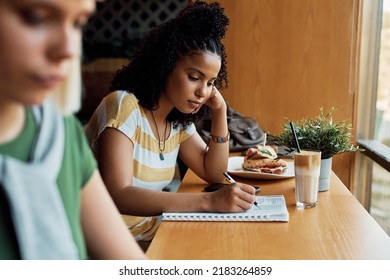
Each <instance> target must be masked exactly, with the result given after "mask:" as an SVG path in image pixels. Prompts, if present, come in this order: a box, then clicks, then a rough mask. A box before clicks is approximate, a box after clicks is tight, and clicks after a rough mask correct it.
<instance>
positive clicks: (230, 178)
mask: <svg viewBox="0 0 390 280" xmlns="http://www.w3.org/2000/svg"><path fill="white" fill-rule="evenodd" d="M223 176H225V178H226V179H227V180H228V181H229V183H230V184H234V183H236V181H235V180H234V179H233V178H232V177H231V176H230V175H229V174H228V173H227V172H223ZM258 191H260V188H258ZM256 192H257V190H256ZM253 204H254V205H256V206H257V207H258V208H259V209H261V207H260V206H259V205H258V204H257V201H255V202H254V203H253Z"/></svg>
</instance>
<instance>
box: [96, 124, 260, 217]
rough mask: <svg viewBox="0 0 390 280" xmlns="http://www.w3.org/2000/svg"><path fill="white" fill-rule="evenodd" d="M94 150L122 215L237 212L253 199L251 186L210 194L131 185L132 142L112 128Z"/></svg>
mask: <svg viewBox="0 0 390 280" xmlns="http://www.w3.org/2000/svg"><path fill="white" fill-rule="evenodd" d="M198 137H199V136H198ZM200 140H201V139H200ZM201 141H202V140H201ZM203 144H204V142H203ZM98 151H99V152H98V163H99V169H100V172H101V174H102V178H103V180H104V183H105V185H106V186H107V188H108V191H109V193H110V195H111V197H112V198H113V200H114V202H115V204H116V206H117V207H118V209H119V211H120V212H121V213H122V214H128V215H138V216H150V215H159V214H161V213H162V212H195V211H205V212H240V211H243V210H246V209H249V208H250V207H251V204H252V203H253V202H254V200H255V197H254V194H255V193H254V188H253V187H252V186H249V185H243V184H234V185H232V186H229V187H228V188H225V189H223V190H220V191H217V192H214V193H169V192H162V191H152V190H145V189H141V188H138V187H134V186H132V179H133V143H132V142H131V141H130V140H129V138H127V137H126V136H125V135H124V134H123V133H122V132H120V131H118V130H116V129H112V128H107V129H105V130H104V131H103V132H102V133H101V134H100V136H99V141H98Z"/></svg>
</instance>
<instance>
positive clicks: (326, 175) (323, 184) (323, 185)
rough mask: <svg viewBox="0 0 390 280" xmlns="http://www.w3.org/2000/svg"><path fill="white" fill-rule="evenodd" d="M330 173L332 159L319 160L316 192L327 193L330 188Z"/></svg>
mask: <svg viewBox="0 0 390 280" xmlns="http://www.w3.org/2000/svg"><path fill="white" fill-rule="evenodd" d="M331 172H332V158H326V159H321V170H320V183H319V187H318V191H320V192H323V191H328V190H329V187H330V174H331Z"/></svg>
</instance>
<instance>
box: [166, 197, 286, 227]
mask: <svg viewBox="0 0 390 280" xmlns="http://www.w3.org/2000/svg"><path fill="white" fill-rule="evenodd" d="M288 217H289V216H288V211H287V207H286V200H285V199H284V196H283V195H267V196H258V197H257V206H256V205H253V206H252V208H251V209H249V210H247V211H245V212H240V213H207V212H193V213H187V212H180V213H176V212H174V213H173V212H171V213H168V212H166V213H163V215H162V219H163V220H165V221H168V220H169V221H221V222H224V221H231V222H236V221H244V222H261V221H281V222H288Z"/></svg>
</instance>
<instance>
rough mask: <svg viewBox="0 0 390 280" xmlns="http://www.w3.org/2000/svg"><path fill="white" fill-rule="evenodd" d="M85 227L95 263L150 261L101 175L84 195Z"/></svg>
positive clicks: (82, 220) (83, 225)
mask: <svg viewBox="0 0 390 280" xmlns="http://www.w3.org/2000/svg"><path fill="white" fill-rule="evenodd" d="M81 223H82V227H83V231H84V237H85V240H86V243H87V248H88V254H89V256H90V257H91V258H93V259H106V260H110V259H111V260H113V259H139V260H141V259H147V258H146V256H145V254H144V253H143V251H142V249H141V248H140V247H139V246H138V244H137V242H136V241H135V239H134V238H133V236H132V235H131V233H130V231H129V230H128V229H127V227H126V225H125V223H124V221H123V220H122V218H121V216H120V214H119V212H118V210H117V208H116V207H115V205H114V203H113V202H112V200H111V198H110V196H109V194H108V192H107V190H106V188H105V186H104V184H103V181H102V179H101V177H100V175H99V172H98V171H95V173H94V174H93V176H92V177H91V179H90V180H89V182H88V183H87V184H86V185H85V186H84V188H83V190H82V194H81Z"/></svg>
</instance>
